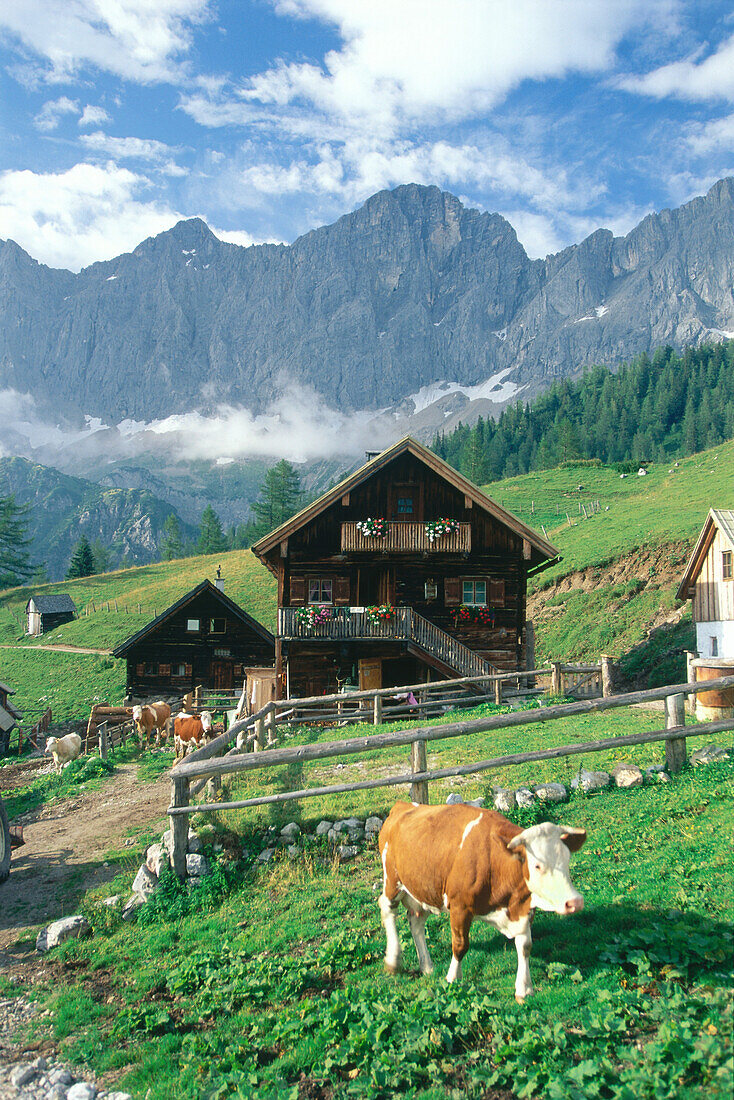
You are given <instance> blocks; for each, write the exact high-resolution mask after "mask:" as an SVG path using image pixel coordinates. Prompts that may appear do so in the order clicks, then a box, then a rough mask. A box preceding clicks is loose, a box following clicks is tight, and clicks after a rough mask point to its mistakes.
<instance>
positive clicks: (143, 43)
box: [0, 0, 211, 83]
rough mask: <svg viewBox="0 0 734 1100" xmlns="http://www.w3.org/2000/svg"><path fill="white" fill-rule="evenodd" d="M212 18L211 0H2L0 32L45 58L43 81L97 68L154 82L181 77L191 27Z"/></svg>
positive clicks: (40, 72) (37, 69) (37, 70)
mask: <svg viewBox="0 0 734 1100" xmlns="http://www.w3.org/2000/svg"><path fill="white" fill-rule="evenodd" d="M210 14H211V5H210V0H155V3H152V2H151V0H3V3H2V4H1V5H0V33H3V32H4V37H5V38H6V39H9V40H10V41H11V42H13V43H16V44H20V46H21V47H22V49H23V51H24V52H25V54H26V56H28V55H29V54H30V55H31V56H32V57H34V58H36V59H40V62H41V65H40V67H39V65H38V64H36V66H35V76H36V78H37V79H42V80H47V81H51V82H53V81H67V80H69V79H70V78H71V77H72V76H74V75H75V74H76V73H77V72H78V71H79V70H80V69H82V68H85V67H92V68H96V69H100V70H103V71H106V72H110V73H115V74H116V75H118V76H121V77H123V78H125V79H127V80H134V81H139V82H141V83H153V82H156V81H170V80H175V79H178V78H179V77H180V59H181V58H182V57H183V56H184V55H185V54H186V53H187V52H188V51H189V49H190V47H191V42H192V28H193V27H194V26H196V25H197V24H200V23H202V22H204V21H205V20H208V19H209V18H210Z"/></svg>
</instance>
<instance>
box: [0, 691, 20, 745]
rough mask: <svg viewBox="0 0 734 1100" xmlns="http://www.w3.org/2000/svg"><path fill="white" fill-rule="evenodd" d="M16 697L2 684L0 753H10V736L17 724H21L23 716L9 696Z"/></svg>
mask: <svg viewBox="0 0 734 1100" xmlns="http://www.w3.org/2000/svg"><path fill="white" fill-rule="evenodd" d="M9 695H15V692H14V691H13V689H12V688H9V687H8V685H7V684H0V753H5V752H7V751H8V746H9V744H10V734H11V732H12V730H13V727H14V726H15V723H16V722H20V720H21V719H22V717H23V715H22V714H21V713H20V711H19V710H18V709H17V708H16V707H15V706H14V705H13V704H12V703H11V702H10V700H9V698H8V696H9Z"/></svg>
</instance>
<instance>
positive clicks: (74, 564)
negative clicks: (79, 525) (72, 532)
mask: <svg viewBox="0 0 734 1100" xmlns="http://www.w3.org/2000/svg"><path fill="white" fill-rule="evenodd" d="M94 568H95V567H94V554H93V553H92V547H91V546H90V545H89V543H88V542H87V540H86V539H85V537H84V535H82V537H81V538H80V539H79V542H78V543H77V544H76V546H75V547H74V553H73V554H72V555H71V561H70V562H69V568H68V569H67V570H66V579H67V580H73V579H74V578H75V577H91V576H92V575H93V573H94Z"/></svg>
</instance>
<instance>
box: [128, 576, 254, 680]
mask: <svg viewBox="0 0 734 1100" xmlns="http://www.w3.org/2000/svg"><path fill="white" fill-rule="evenodd" d="M220 583H221V580H220ZM274 654H275V640H274V638H273V635H272V634H271V633H270V631H269V630H266V629H265V627H264V626H262V624H261V623H259V622H258V621H257V619H253V617H252V616H251V615H248V614H247V612H246V611H244V610H243V609H242V608H241V607H239V606H238V605H237V604H236V603H235V602H234V600H231V599H230V598H229V596H227V595H225V593H224V592H223V591H221V589H220V588H218V587H217V586H216V585H214V584H212V583H211V581H209V580H205V581H202V582H201V584H198V585H197V586H196V588H192V589H191V591H190V592H187V593H186V594H185V595H184V596H182V597H181V599H180V600H177V601H176V603H174V604H173V605H172V606H171V607H169V608H168V609H167V610H166V611H163V612H162V613H161V614H160V615H158V616H157V618H155V619H153V621H152V622H150V623H148V625H147V626H144V627H143V628H142V630H139V631H138V632H137V633H136V634H133V636H132V637H131V638H128V639H127V641H125V642H123V643H122V645H119V646H118V647H117V648H116V649H115V650H114V651H113V656H115V657H121V658H124V659H125V660H126V661H127V694H128V696H133V697H135V698H140V699H150V698H152V697H153V696H156V697H157V696H161V695H163V696H165V695H178V694H184V693H186V692H188V691H191V690H192V689H193V688H194V687H196V686H197V685H198V684H201V685H202V687H205V688H214V689H217V690H220V691H231V690H233V689H234V688H235V687H237V688H239V687H240V686H241V684H242V681H243V680H244V675H245V668H246V667H248V666H250V665H264V664H266V663H267V662H270V663H272V662H273V660H274Z"/></svg>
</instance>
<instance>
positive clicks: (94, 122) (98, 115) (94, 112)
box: [77, 103, 112, 126]
mask: <svg viewBox="0 0 734 1100" xmlns="http://www.w3.org/2000/svg"><path fill="white" fill-rule="evenodd" d="M111 121H112V120H111V118H110V116H109V115H108V114H107V112H106V111H105V109H104V107H94V106H93V105H92V104H91V103H88V104H87V105H86V107H85V108H84V110H83V111H82V116H81V118H80V119H79V122H78V123H77V125H78V126H100V125H101V124H102V123H103V122H111Z"/></svg>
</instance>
